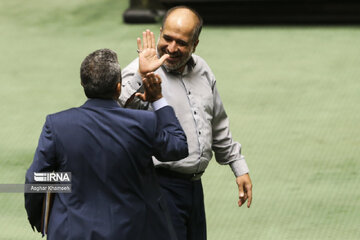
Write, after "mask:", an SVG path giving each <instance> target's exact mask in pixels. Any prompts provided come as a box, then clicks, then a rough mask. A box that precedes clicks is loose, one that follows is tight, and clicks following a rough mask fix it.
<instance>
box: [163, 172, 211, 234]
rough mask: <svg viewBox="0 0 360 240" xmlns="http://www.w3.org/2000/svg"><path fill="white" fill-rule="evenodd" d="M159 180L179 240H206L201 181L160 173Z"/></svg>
mask: <svg viewBox="0 0 360 240" xmlns="http://www.w3.org/2000/svg"><path fill="white" fill-rule="evenodd" d="M158 178H159V183H160V186H161V188H162V191H163V195H164V197H165V199H166V201H167V203H168V210H169V212H170V215H171V219H172V223H173V226H174V229H175V232H176V235H177V238H178V240H206V219H205V207H204V194H203V188H202V184H201V180H196V181H191V180H187V179H182V178H177V177H171V176H166V175H162V174H159V173H158Z"/></svg>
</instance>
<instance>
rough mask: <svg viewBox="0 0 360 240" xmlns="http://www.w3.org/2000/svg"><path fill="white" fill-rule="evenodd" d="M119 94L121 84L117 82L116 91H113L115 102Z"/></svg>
mask: <svg viewBox="0 0 360 240" xmlns="http://www.w3.org/2000/svg"><path fill="white" fill-rule="evenodd" d="M120 94H121V83H120V82H118V83H117V84H116V90H115V99H116V100H117V99H118V98H119V97H120Z"/></svg>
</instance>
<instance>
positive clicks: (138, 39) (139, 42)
mask: <svg viewBox="0 0 360 240" xmlns="http://www.w3.org/2000/svg"><path fill="white" fill-rule="evenodd" d="M136 42H137V49H138V50H140V51H141V50H142V47H141V39H140V38H137V39H136Z"/></svg>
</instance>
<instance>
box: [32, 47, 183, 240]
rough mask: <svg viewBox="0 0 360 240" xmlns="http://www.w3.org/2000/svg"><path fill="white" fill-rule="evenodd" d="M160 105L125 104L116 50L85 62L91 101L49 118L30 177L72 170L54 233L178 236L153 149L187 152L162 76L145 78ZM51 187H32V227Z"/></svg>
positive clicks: (176, 154) (54, 214)
mask: <svg viewBox="0 0 360 240" xmlns="http://www.w3.org/2000/svg"><path fill="white" fill-rule="evenodd" d="M143 83H144V86H145V89H146V90H145V94H143V95H142V96H141V97H142V98H145V99H147V101H149V102H151V104H152V106H153V108H154V110H155V111H154V112H148V111H140V110H129V109H124V108H121V107H120V106H119V105H118V104H117V102H116V100H117V99H118V97H119V95H120V92H121V70H120V66H119V64H118V60H117V55H116V53H115V52H113V51H111V50H109V49H101V50H97V51H95V52H93V53H92V54H90V55H89V56H87V57H86V58H85V60H84V61H83V63H82V65H81V85H82V86H83V87H84V91H85V94H86V96H87V97H88V100H87V101H86V103H85V104H84V105H82V106H81V107H78V108H71V109H68V110H66V111H63V112H59V113H55V114H51V115H49V116H47V117H46V122H45V125H44V127H43V130H42V133H41V136H40V140H39V144H38V147H37V149H36V152H35V156H34V160H33V163H32V164H31V166H30V168H29V169H28V171H27V173H26V183H34V178H33V176H34V172H52V171H55V172H71V177H72V179H71V189H72V191H71V193H56V194H55V195H54V199H53V205H52V210H51V214H50V218H49V225H48V233H47V234H48V239H61V240H62V239H117V240H121V239H124V240H125V239H126V240H136V239H142V240H144V239H145V240H146V239H154V240H155V239H156V240H169V239H175V238H176V237H174V234H173V230H172V229H171V225H170V223H169V221H168V220H169V216H168V215H167V214H168V213H167V209H166V203H165V202H164V199H163V197H162V195H161V193H160V189H159V185H158V182H157V179H156V175H155V172H154V167H153V162H152V156H156V158H157V159H163V160H165V159H166V160H167V161H175V160H179V159H182V158H184V157H186V156H187V155H188V150H187V141H186V136H185V133H184V132H183V130H182V128H181V126H180V124H179V122H178V120H177V119H176V117H175V113H174V111H173V109H172V108H171V107H170V106H168V105H167V103H166V100H165V99H164V98H162V94H161V79H160V77H159V76H157V75H155V74H154V73H150V74H148V75H147V76H145V78H144V79H143ZM43 199H44V194H40V193H25V207H26V210H27V214H28V218H29V221H30V224H31V225H32V227H34V226H35V227H36V229H37V230H38V231H42V229H41V227H40V226H41V221H42V220H41V218H42V216H41V215H42V213H41V209H42V204H43Z"/></svg>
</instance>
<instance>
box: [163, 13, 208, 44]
mask: <svg viewBox="0 0 360 240" xmlns="http://www.w3.org/2000/svg"><path fill="white" fill-rule="evenodd" d="M169 25H171V27H177V28H179V29H180V28H187V29H182V30H188V31H189V32H191V34H192V36H191V38H192V40H193V42H195V41H196V40H198V39H199V35H200V32H201V29H202V25H203V20H202V18H201V16H200V15H199V14H198V13H197V12H196V11H195V10H194V9H191V8H189V7H186V6H177V7H173V8H171V9H169V10H168V11H167V12H166V14H165V16H164V18H163V21H162V29H165V28H166V27H167V26H169Z"/></svg>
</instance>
